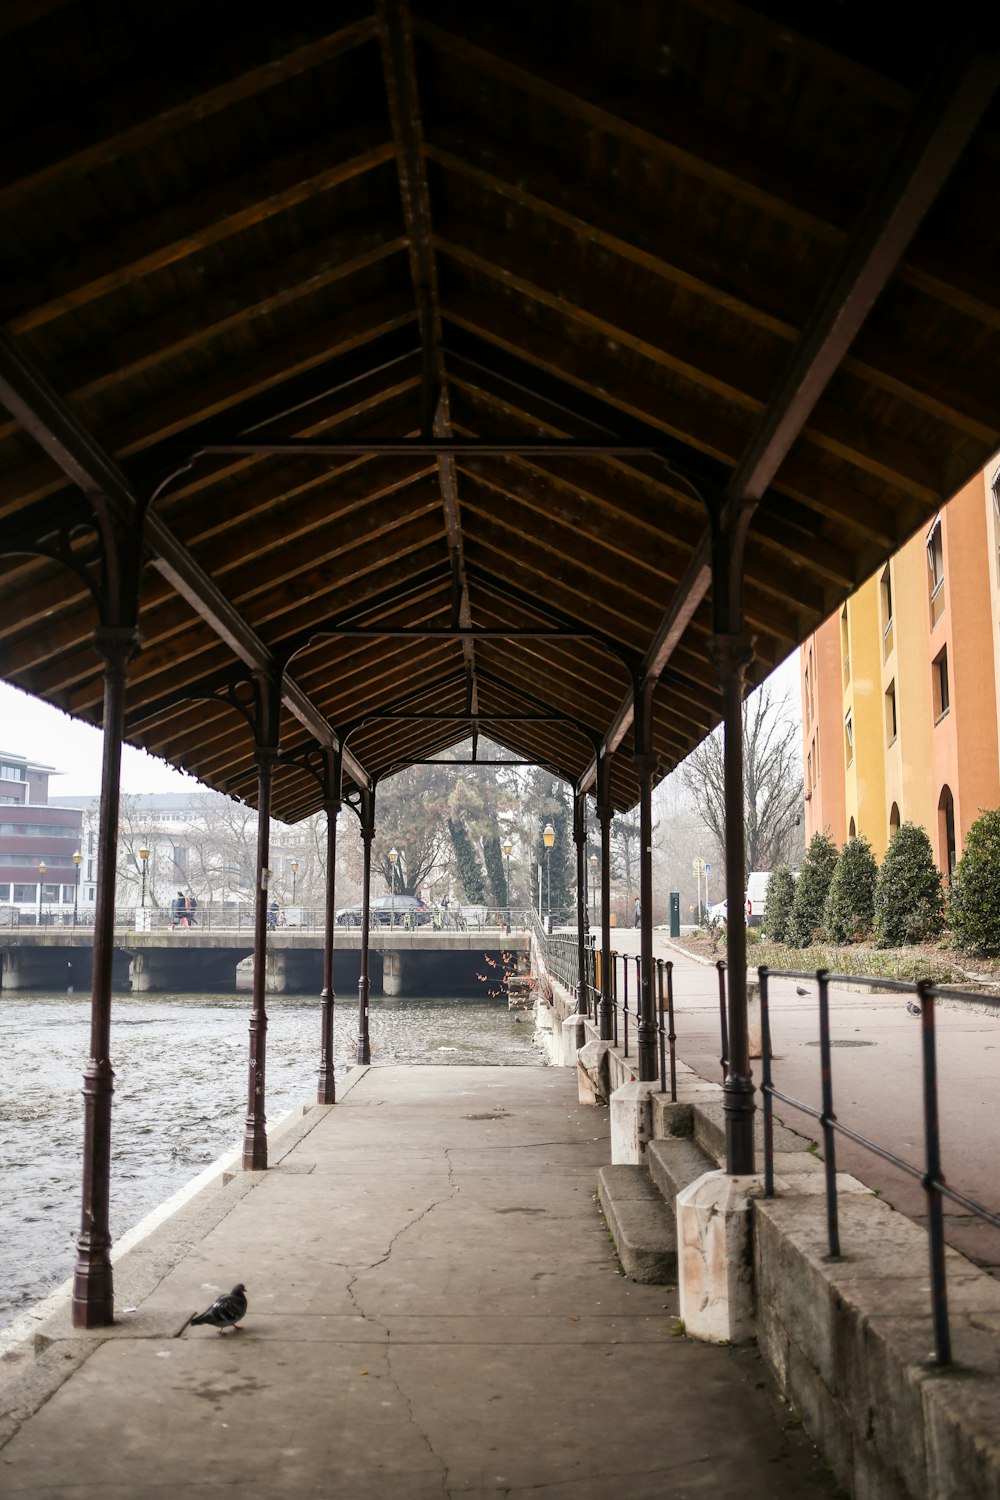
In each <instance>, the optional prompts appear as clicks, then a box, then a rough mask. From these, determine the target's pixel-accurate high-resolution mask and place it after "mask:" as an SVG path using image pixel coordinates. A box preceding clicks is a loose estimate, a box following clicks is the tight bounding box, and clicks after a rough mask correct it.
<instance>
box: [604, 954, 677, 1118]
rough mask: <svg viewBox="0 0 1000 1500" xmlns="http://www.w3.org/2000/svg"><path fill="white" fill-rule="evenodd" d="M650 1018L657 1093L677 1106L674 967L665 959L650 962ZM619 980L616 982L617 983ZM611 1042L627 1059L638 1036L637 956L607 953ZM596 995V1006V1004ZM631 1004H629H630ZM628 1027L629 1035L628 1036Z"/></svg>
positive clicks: (639, 967) (639, 991) (639, 980)
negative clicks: (653, 1038) (651, 1013)
mask: <svg viewBox="0 0 1000 1500" xmlns="http://www.w3.org/2000/svg"><path fill="white" fill-rule="evenodd" d="M653 964H654V974H653V1018H654V1023H655V1025H656V1035H657V1054H658V1059H659V1078H660V1092H661V1093H664V1094H665V1093H667V1092H669V1094H670V1098H671V1101H672V1102H673V1103H676V1102H677V1030H676V1026H675V1022H674V965H673V961H672V960H671V959H669V958H666V959H665V958H656V959H654V960H653ZM619 976H620V979H619ZM609 977H610V981H611V996H610V999H611V1016H612V1021H611V1040H612V1045H613V1046H614V1047H615V1048H616V1049H617V1048H618V1047H619V1046H620V1047H621V1052H622V1056H623V1057H624V1058H628V1057H629V1054H630V1049H632V1042H633V1040H634V1039H635V1038H636V1037H637V1035H638V1028H639V1021H640V1019H641V1017H640V1009H641V996H642V958H641V956H640V955H639V954H638V953H618V952H616V951H615V950H614V949H612V950H611V969H610V975H609ZM600 998H601V997H600V994H599V993H598V994H597V996H596V1003H597V1004H598V1005H599V1004H600ZM630 1001H631V1004H630ZM630 1025H631V1034H630Z"/></svg>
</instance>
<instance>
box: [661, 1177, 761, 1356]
mask: <svg viewBox="0 0 1000 1500" xmlns="http://www.w3.org/2000/svg"><path fill="white" fill-rule="evenodd" d="M763 1191H764V1184H763V1179H762V1178H760V1177H757V1176H753V1177H730V1176H729V1175H728V1174H727V1173H726V1172H706V1173H705V1175H704V1176H703V1177H699V1178H698V1180H697V1181H696V1182H692V1183H691V1184H690V1186H689V1187H686V1188H685V1189H684V1190H683V1192H680V1193H678V1194H677V1200H676V1212H677V1272H678V1291H679V1293H680V1313H681V1318H682V1319H683V1321H684V1328H685V1332H686V1333H688V1334H689V1335H690V1336H691V1338H696V1339H702V1340H704V1341H705V1342H706V1343H709V1344H748V1343H751V1342H752V1340H753V1339H754V1337H755V1336H756V1322H755V1319H754V1301H753V1254H752V1243H751V1234H752V1226H753V1219H752V1213H751V1200H752V1199H753V1198H758V1197H760V1196H761V1195H762V1194H763Z"/></svg>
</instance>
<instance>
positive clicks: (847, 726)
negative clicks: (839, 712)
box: [844, 713, 854, 765]
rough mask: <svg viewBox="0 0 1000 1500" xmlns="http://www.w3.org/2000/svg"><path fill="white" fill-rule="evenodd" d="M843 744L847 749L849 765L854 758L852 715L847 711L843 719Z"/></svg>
mask: <svg viewBox="0 0 1000 1500" xmlns="http://www.w3.org/2000/svg"><path fill="white" fill-rule="evenodd" d="M844 746H845V749H846V751H847V764H848V765H850V764H851V761H852V760H853V759H854V715H853V714H852V713H848V715H847V718H846V719H845V720H844Z"/></svg>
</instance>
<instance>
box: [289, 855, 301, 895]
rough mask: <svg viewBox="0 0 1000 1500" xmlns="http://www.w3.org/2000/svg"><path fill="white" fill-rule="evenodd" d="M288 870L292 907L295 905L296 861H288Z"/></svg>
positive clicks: (297, 869) (297, 863) (297, 871)
mask: <svg viewBox="0 0 1000 1500" xmlns="http://www.w3.org/2000/svg"><path fill="white" fill-rule="evenodd" d="M288 868H289V869H290V870H291V872H292V905H293V906H294V905H295V877H296V875H297V874H298V873H299V862H298V860H297V859H293V860H290V861H289V864H288Z"/></svg>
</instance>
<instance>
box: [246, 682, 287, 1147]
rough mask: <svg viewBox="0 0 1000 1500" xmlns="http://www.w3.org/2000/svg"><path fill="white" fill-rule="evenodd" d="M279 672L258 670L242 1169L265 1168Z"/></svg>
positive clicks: (279, 704)
mask: <svg viewBox="0 0 1000 1500" xmlns="http://www.w3.org/2000/svg"><path fill="white" fill-rule="evenodd" d="M281 678H282V673H281V672H280V671H275V672H272V673H268V674H265V673H258V674H257V675H256V679H255V681H256V687H257V723H256V744H255V747H254V759H255V761H256V763H257V890H256V896H255V902H254V929H253V1008H252V1010H251V1013H250V1056H249V1063H248V1067H247V1118H246V1128H245V1131H244V1134H243V1170H244V1171H245V1172H263V1171H264V1170H265V1168H266V1167H267V1115H266V1113H265V1097H266V1085H267V1011H266V1009H265V994H266V988H267V915H268V913H267V904H268V886H269V881H270V869H269V861H270V857H271V788H272V785H273V782H274V768H275V766H276V764H277V761H278V725H279V721H280V714H281Z"/></svg>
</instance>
